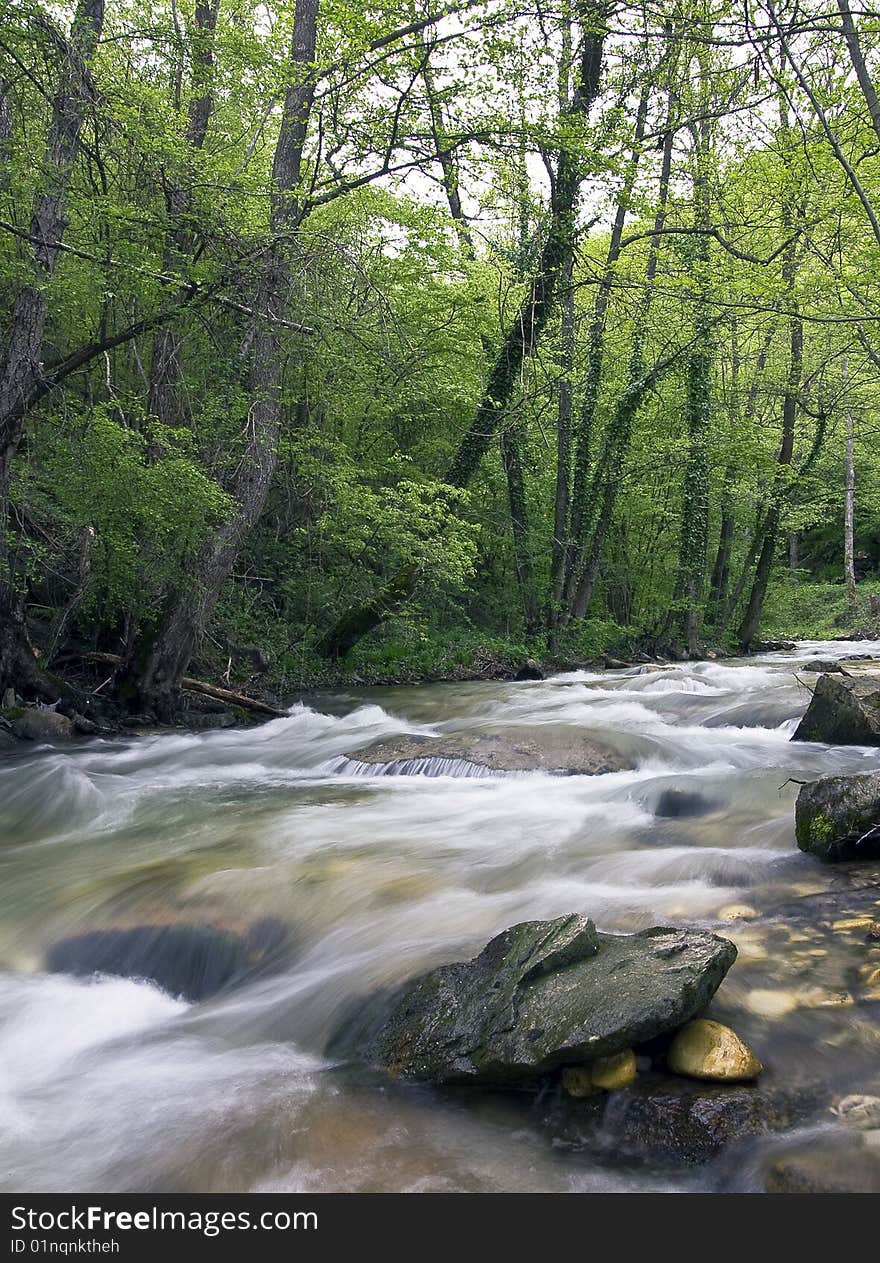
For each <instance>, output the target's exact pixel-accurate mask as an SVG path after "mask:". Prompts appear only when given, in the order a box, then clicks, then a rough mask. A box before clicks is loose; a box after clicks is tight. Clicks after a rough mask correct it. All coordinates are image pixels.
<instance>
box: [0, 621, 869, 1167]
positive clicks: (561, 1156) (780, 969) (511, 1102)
mask: <svg viewBox="0 0 880 1263" xmlns="http://www.w3.org/2000/svg"><path fill="white" fill-rule="evenodd" d="M854 653H858V654H866V653H869V654H871V655H878V656H880V642H877V643H868V644H865V643H858V644H844V643H834V644H829V643H810V644H806V643H804V644H801V645H799V646H798V648H797V650H796V651H793V652H791V653H779V654H770V655H766V656H763V657H756V658H750V659H748V660H729V661H724V662H700V663H694V664H679V665H670V666H667V667H663V668H660V669H657V668H632V669H629V670H619V671H602V672H599V671H596V672H588V671H580V672H576V673H570V674H566V675H560V676H556V677H554V678H552V679H548V680H545V681H536V682H528V683H498V682H480V683H465V684H443V685H440V684H438V685H430V686H421V687H407V688H387V689H370V690H359V691H353V692H351V693H349V694H334V695H332V696H330V695H328V696H325V697H314V698H309V699H308V704H303V703H299V704H297V705H294V706H293V707H292V709H291V713H290V716H289V718H285V719H279V720H275V721H272V722H270V723H267V724H265V725H262V726H260V727H256V728H253V729H247V730H237V729H236V730H230V731H217V732H206V733H199V734H195V733H194V734H185V733H174V734H170V735H169V734H162V735H146V736H140V737H136V738H125V739H122V738H118V739H107V740H89V741H83V742H79V743H77V744H76V745H75V746H71V747H69V748H67V749H64V750H62V749H51V750H50V749H45V748H44V749H41V750H38V749H36V748H34V749H33V750H30V749H28V750H25V751H24V752H22V753H16V754H14V755H11V756H7V757H5V758H4V759H2V760H0V864H2V873H0V1188H3V1189H6V1190H15V1191H36V1190H64V1191H238V1190H241V1191H275V1190H284V1191H317V1190H341V1191H346V1190H350V1191H373V1190H379V1191H398V1190H404V1191H422V1190H423V1191H455V1190H462V1191H532V1190H541V1191H557V1190H558V1191H590V1190H606V1189H610V1190H621V1191H622V1190H627V1189H637V1190H648V1189H663V1190H681V1191H688V1190H694V1191H699V1190H708V1189H713V1188H718V1187H725V1188H749V1187H752V1186H753V1182H754V1180H755V1179H757V1178H758V1177H757V1176H756V1175H755V1170H756V1166H755V1163H756V1161H757V1159H758V1158H759V1157H760V1154H761V1153H762V1152H763V1150H764V1149H766V1147H767V1146H772V1145H773V1144H776V1143H781V1142H779V1141H778V1140H774V1139H773V1138H764V1139H761V1140H756V1141H753V1142H751V1144H750V1145H749V1146H747V1147H746V1150H745V1151H744V1152H745V1153H746V1158H745V1159H743V1160H741V1161H738V1162H737V1163H736V1164H735V1169H734V1170H733V1171H732V1170H731V1164H730V1162H727V1163H726V1164H725V1162H724V1160H723V1155H722V1158H721V1159H719V1160H718V1161H715V1162H709V1163H703V1164H701V1165H699V1166H696V1167H694V1166H689V1165H686V1164H679V1165H676V1164H675V1163H672V1164H668V1163H667V1164H663V1163H653V1162H652V1161H650V1160H644V1161H638V1160H633V1159H632V1157H629V1158H627V1159H626V1160H623V1159H622V1158H620V1157H616V1156H615V1154H614V1152H613V1146H612V1148H611V1149H610V1150H609V1149H608V1148H607V1147H606V1148H605V1149H604V1150H603V1151H602V1152H597V1151H594V1150H591V1149H590V1147H589V1146H577V1145H571V1144H568V1143H565V1142H564V1140H563V1139H562V1138H561V1137H560V1135H558V1134H556V1133H555V1132H554V1127H553V1125H552V1124H549V1123H548V1121H547V1118H546V1116H545V1110H544V1104H546V1103H542V1102H541V1101H540V1100H536V1099H535V1098H534V1096H531V1095H522V1094H521V1095H515V1094H503V1093H498V1094H486V1093H480V1092H477V1091H473V1090H472V1091H470V1092H469V1091H463V1090H458V1091H457V1092H452V1091H447V1092H445V1093H443V1092H439V1091H435V1090H432V1089H429V1088H425V1087H411V1086H410V1087H400V1088H397V1087H394V1086H393V1085H392V1086H389V1085H386V1084H385V1083H383V1082H382V1081H381V1080H378V1079H371V1078H370V1076H369V1075H363V1074H357V1073H355V1072H353V1071H352V1069H351V1068H345V1067H340V1066H336V1065H334V1064H333V1063H332V1062H329V1061H327V1060H326V1059H325V1057H324V1056H323V1049H324V1046H325V1041H326V1039H327V1036H328V1033H329V1032H330V1030H331V1028H332V1025H333V1023H334V1021H336V1020H338V1016H339V1014H340V1012H341V1011H342V1010H343V1006H344V1005H345V1004H346V1002H347V1001H349V1000H350V999H351V998H352V997H355V996H357V995H360V994H362V993H364V992H366V991H368V990H369V989H370V988H372V987H375V986H377V985H381V984H386V983H389V982H394V981H398V980H401V979H404V978H406V977H408V976H410V975H412V974H413V973H415V972H417V971H419V970H421V969H423V968H425V967H427V966H431V965H434V964H436V963H439V962H442V961H444V960H454V959H463V958H465V957H467V956H470V955H473V954H474V953H475V952H476V951H477V950H478V949H479V948H480V947H481V946H482V945H483V944H484V943H485V941H486V940H487V939H488V938H489V937H490V936H491V935H492V934H493V933H495V932H497V931H499V930H501V929H503V928H504V927H506V926H509V925H511V924H513V923H515V922H517V921H521V920H526V919H534V918H543V917H553V916H558V915H561V914H563V913H568V912H573V911H578V912H583V913H586V914H588V915H590V916H592V917H593V918H594V919H595V921H596V923H597V925H598V926H599V928H600V929H603V930H608V931H628V930H636V929H641V928H644V927H646V926H650V925H653V924H673V925H686V926H696V927H702V928H710V929H713V930H715V931H716V932H720V933H725V934H727V935H729V937H731V938H733V939H734V941H735V942H736V943H737V945H738V947H739V949H740V957H739V960H738V961H737V963H736V965H735V966H734V967H733V969H732V971H731V973H730V974H729V975H728V978H727V979H726V980H725V982H724V984H723V986H722V989H721V992H720V993H719V996H718V997H717V1000H716V1006H717V1011H718V1012H719V1014H720V1015H721V1016H722V1017H723V1018H724V1020H729V1021H730V1022H731V1024H733V1025H734V1026H735V1027H736V1029H737V1030H738V1031H740V1033H742V1034H743V1035H744V1036H745V1037H746V1038H748V1039H749V1041H750V1043H751V1044H752V1045H753V1046H754V1047H755V1049H756V1051H757V1052H758V1054H759V1055H760V1056H761V1058H762V1060H763V1061H764V1062H765V1064H766V1065H767V1067H768V1073H770V1074H771V1075H772V1076H774V1078H775V1080H776V1081H779V1082H786V1081H787V1080H788V1079H789V1078H791V1077H793V1076H795V1075H796V1074H798V1075H801V1074H804V1073H806V1074H808V1075H812V1076H813V1077H814V1078H815V1079H816V1080H818V1081H821V1082H823V1083H825V1084H827V1085H829V1090H831V1089H833V1090H837V1091H839V1092H846V1091H858V1090H860V1089H861V1090H866V1089H865V1087H864V1085H865V1083H866V1082H867V1081H868V1078H869V1077H870V1075H871V1073H873V1074H874V1076H875V1077H876V1071H872V1067H874V1066H876V1064H877V1054H878V1051H880V1020H878V1010H880V1005H878V1004H877V1003H872V1002H870V1000H863V999H862V998H860V996H859V994H858V988H857V981H854V979H855V977H856V975H855V971H856V969H857V966H858V961H859V959H860V958H859V956H858V952H859V951H860V950H861V948H860V947H859V946H858V943H856V942H855V941H854V939H853V936H852V935H850V934H848V933H847V932H846V931H843V932H838V933H831V932H830V931H829V932H826V933H825V934H824V936H823V937H822V938H820V939H815V940H814V939H813V938H812V932H813V927H812V926H811V924H810V921H811V916H810V913H809V909H810V908H811V907H816V906H818V904H817V903H816V900H820V901H821V898H822V896H823V895H825V894H828V893H833V894H834V895H835V905H834V906H835V907H838V906H839V909H840V913H841V915H842V916H845V914H846V912H847V911H849V910H850V903H851V899H850V895H851V893H852V891H853V890H854V889H855V886H859V887H860V888H861V887H863V886H864V885H865V883H866V882H867V881H868V880H869V876H870V874H868V875H864V874H860V875H854V869H853V866H840V867H837V868H832V867H827V866H823V865H821V864H820V863H819V862H818V861H816V860H814V859H812V858H811V857H807V856H804V855H802V854H801V853H800V852H799V851H798V850H797V848H796V845H795V842H794V827H793V804H794V799H795V797H796V794H797V790H798V785H797V783H796V782H797V781H803V780H809V779H812V778H815V777H816V776H819V775H830V774H833V773H855V772H862V771H869V770H873V769H875V768H878V767H880V750H877V749H863V748H857V747H834V748H829V747H826V746H819V745H809V744H802V743H791V742H790V740H789V739H790V736H791V733H792V731H793V729H794V727H795V725H796V721H797V718H798V716H799V715H800V714H801V713H802V712H803V710H804V708H805V706H806V704H807V701H808V699H809V692H808V688H807V684H808V683H810V682H812V681H813V680H814V679H815V676H810V675H806V676H804V675H803V673H802V671H800V669H799V663H801V664H802V663H803V662H804V661H806V660H807V659H809V658H814V657H816V656H822V657H825V658H827V657H843V656H847V655H852V654H854ZM504 725H511V726H516V727H517V728H518V729H522V728H530V729H532V730H533V731H534V733H535V739H536V740H538V741H539V740H540V734H541V731H542V730H544V731H549V728H547V726H550V727H552V728H553V729H556V730H558V729H560V728H568V727H573V728H576V729H578V730H579V731H581V732H589V733H595V734H596V735H597V736H598V737H600V738H602V740H604V741H606V742H609V743H611V744H612V745H613V746H614V748H615V749H617V750H618V751H620V752H621V753H622V754H623V755H624V756H625V757H626V758H627V761H628V762H629V763H631V764H633V767H634V770H631V771H622V772H613V773H609V774H605V775H599V776H552V775H546V774H542V773H522V774H511V775H504V776H485V777H474V776H464V775H455V774H454V773H455V772H457V771H460V770H466V769H459V768H457V767H456V766H454V765H453V766H452V767H451V768H447V769H445V770H446V771H447V773H448V772H451V773H453V774H446V775H437V776H431V775H397V776H394V775H372V776H370V775H363V774H361V773H362V769H360V768H357V767H356V765H351V764H349V763H348V762H347V760H346V758H345V756H347V755H348V754H351V753H352V752H354V751H356V750H358V749H361V748H363V747H364V746H366V745H367V744H368V743H369V742H371V741H373V740H375V739H378V738H381V737H391V736H394V735H398V734H402V733H421V734H442V733H448V732H468V733H470V732H479V731H482V730H484V729H486V728H487V727H488V728H491V729H494V730H498V729H499V728H503V726H504ZM353 768H354V771H355V772H357V773H358V774H353ZM429 770H431V769H429ZM670 788H674V789H680V790H681V789H683V790H687V791H688V792H691V793H696V794H698V795H699V796H700V797H701V799H702V800H703V814H701V815H699V816H686V817H683V818H675V817H673V818H669V817H658V816H657V814H656V808H657V806H658V803H659V801H660V796H661V795H662V794H663V792H664V791H665V790H668V789H670ZM868 868H869V869H871V871H872V874H873V877H872V879H873V880H875V881H876V878H877V871H876V867H873V868H872V866H870V865H869V866H868ZM854 883H855V885H854ZM862 893H864V892H863V891H862ZM873 893H874V895H875V896H880V891H877V890H876V889H875V890H874V892H873ZM799 900H800V901H802V903H798V902H797V901H799ZM823 907H824V905H823ZM792 908H795V909H796V908H803V909H804V912H803V914H799V913H797V912H794V913H792V911H791V909H792ZM175 918H176V919H183V920H186V921H190V922H192V921H202V920H207V921H212V920H213V922H214V923H218V924H224V925H229V926H232V927H236V926H242V925H245V924H247V923H252V922H253V920H254V919H255V918H274V919H277V920H280V921H282V922H283V923H284V924H285V925H286V926H288V927H289V928H290V933H291V936H292V940H293V943H294V948H293V950H291V952H290V954H289V957H288V958H286V959H285V962H284V964H283V967H281V968H278V969H276V970H275V971H274V972H271V971H270V972H267V973H266V974H265V975H264V976H258V977H256V978H254V979H253V980H252V981H251V982H249V984H248V985H243V986H240V987H237V988H235V987H234V988H232V989H229V990H228V991H226V992H223V993H221V994H220V995H218V996H215V997H214V998H212V999H209V1000H206V1001H204V1002H202V1003H186V1002H185V1001H184V1000H182V999H180V998H176V997H174V996H172V995H169V994H166V993H165V992H163V991H161V990H160V989H159V988H158V987H157V986H155V985H153V984H151V983H147V982H138V981H132V980H126V979H122V978H112V977H106V976H103V977H98V978H92V979H76V978H72V977H68V976H64V975H61V974H49V973H46V972H42V965H43V963H44V959H45V952H46V949H47V947H48V946H49V945H50V944H51V943H52V942H53V941H55V940H58V939H59V938H62V937H64V936H65V935H71V934H75V933H77V932H79V931H83V930H87V929H91V928H94V927H100V926H104V925H113V924H137V923H144V922H149V921H151V920H158V921H160V922H161V921H167V920H169V919H171V920H173V919H175ZM878 955H880V954H878ZM865 959H867V958H865ZM878 963H880V959H874V964H875V965H876V964H878ZM820 1125H821V1124H820ZM762 1147H763V1148H762ZM750 1181H751V1182H752V1183H750Z"/></svg>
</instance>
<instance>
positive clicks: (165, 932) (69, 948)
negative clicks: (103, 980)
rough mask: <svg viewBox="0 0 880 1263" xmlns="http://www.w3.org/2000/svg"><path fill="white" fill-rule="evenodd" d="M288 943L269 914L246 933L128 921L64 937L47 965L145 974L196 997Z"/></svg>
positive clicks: (81, 971)
mask: <svg viewBox="0 0 880 1263" xmlns="http://www.w3.org/2000/svg"><path fill="white" fill-rule="evenodd" d="M286 943H287V930H286V927H285V926H284V925H283V924H282V923H281V922H278V921H274V920H269V919H265V920H263V921H257V922H255V924H254V925H253V926H252V927H251V928H250V929H249V930H248V932H247V933H246V934H234V933H232V932H231V931H229V930H224V929H217V928H215V927H214V926H211V925H198V924H195V925H185V924H172V925H136V926H126V927H122V928H112V929H104V930H90V931H86V932H85V933H83V934H76V935H73V936H71V937H70V938H64V939H60V940H59V941H58V942H57V943H53V944H52V945H51V947H50V948H49V949H48V951H47V953H46V969H47V971H48V972H49V973H55V974H73V975H74V977H78V978H83V977H89V976H90V975H92V974H110V975H112V976H114V977H119V978H138V979H147V980H149V981H151V982H155V983H156V984H157V985H158V986H160V987H161V988H162V989H163V991H168V992H170V994H171V995H175V996H183V997H184V999H186V1000H194V1001H195V1000H204V999H206V998H207V997H208V996H211V995H214V994H216V992H218V991H220V990H222V989H223V988H224V987H226V986H228V985H229V984H230V983H232V982H236V981H239V980H240V979H241V978H243V977H244V976H245V975H246V974H248V973H250V972H252V971H253V970H254V969H255V968H257V967H258V966H260V965H263V964H265V963H266V962H267V961H268V960H269V959H270V958H271V957H272V956H275V955H277V954H278V953H279V952H280V950H281V949H282V948H283V947H284V946H285V944H286Z"/></svg>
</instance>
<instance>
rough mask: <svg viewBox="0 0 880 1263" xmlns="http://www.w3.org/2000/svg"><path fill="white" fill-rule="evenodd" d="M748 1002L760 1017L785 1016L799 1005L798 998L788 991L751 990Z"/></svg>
mask: <svg viewBox="0 0 880 1263" xmlns="http://www.w3.org/2000/svg"><path fill="white" fill-rule="evenodd" d="M746 1004H747V1005H748V1007H749V1009H750V1010H751V1011H752V1013H757V1015H758V1017H769V1018H774V1017H785V1015H786V1013H792V1012H794V1010H795V1009H796V1008H797V1007H798V1002H797V999H796V998H795V997H794V996H793V995H792V994H791V993H790V992H788V991H764V990H758V991H750V992H749V994H748V995H747V996H746Z"/></svg>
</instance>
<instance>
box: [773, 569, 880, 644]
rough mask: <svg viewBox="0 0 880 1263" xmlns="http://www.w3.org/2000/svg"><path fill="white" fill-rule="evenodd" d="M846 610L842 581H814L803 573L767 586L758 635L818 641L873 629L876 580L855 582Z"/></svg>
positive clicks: (879, 589)
mask: <svg viewBox="0 0 880 1263" xmlns="http://www.w3.org/2000/svg"><path fill="white" fill-rule="evenodd" d="M856 593H857V595H856V605H855V609H853V610H850V608H849V602H848V599H847V592H846V588H845V587H844V585H843V584H842V583H816V582H814V581H812V579H811V577H810V576H809V575H808V574H804V573H803V572H802V573H800V574H799V575H795V576H786V577H784V578H779V579H777V581H776V582H775V583H774V584H772V585H771V588H770V591H769V592H768V594H767V602H766V605H765V607H764V619H763V622H762V624H761V632H762V635H765V636H767V637H770V638H779V637H781V638H783V639H787V638H792V639H800V640H822V639H826V638H829V637H833V636H842V635H845V634H846V633H848V632H857V631H858V632H872V633H873V632H876V631H877V630H878V626H880V618H878V615H877V613H872V612H871V605H872V598H873V603H874V604H878V603H880V581H876V580H875V581H872V582H865V583H861V584H859V586H858V588H857V590H856Z"/></svg>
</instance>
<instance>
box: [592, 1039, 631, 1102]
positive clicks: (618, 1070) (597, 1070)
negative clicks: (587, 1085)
mask: <svg viewBox="0 0 880 1263" xmlns="http://www.w3.org/2000/svg"><path fill="white" fill-rule="evenodd" d="M588 1068H589V1071H590V1078H591V1079H592V1082H593V1085H594V1087H597V1088H604V1089H605V1091H606V1092H616V1091H618V1090H619V1089H620V1088H627V1087H629V1085H630V1084H631V1083H633V1082H635V1078H636V1075H637V1074H638V1069H637V1067H636V1055H635V1053H634V1052H633V1050H632V1049H631V1048H627V1050H626V1052H622V1053H615V1054H614V1056H613V1057H599V1058H598V1059H597V1060H596V1061H594V1062H593V1063H592V1065H590V1066H589V1067H588Z"/></svg>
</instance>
